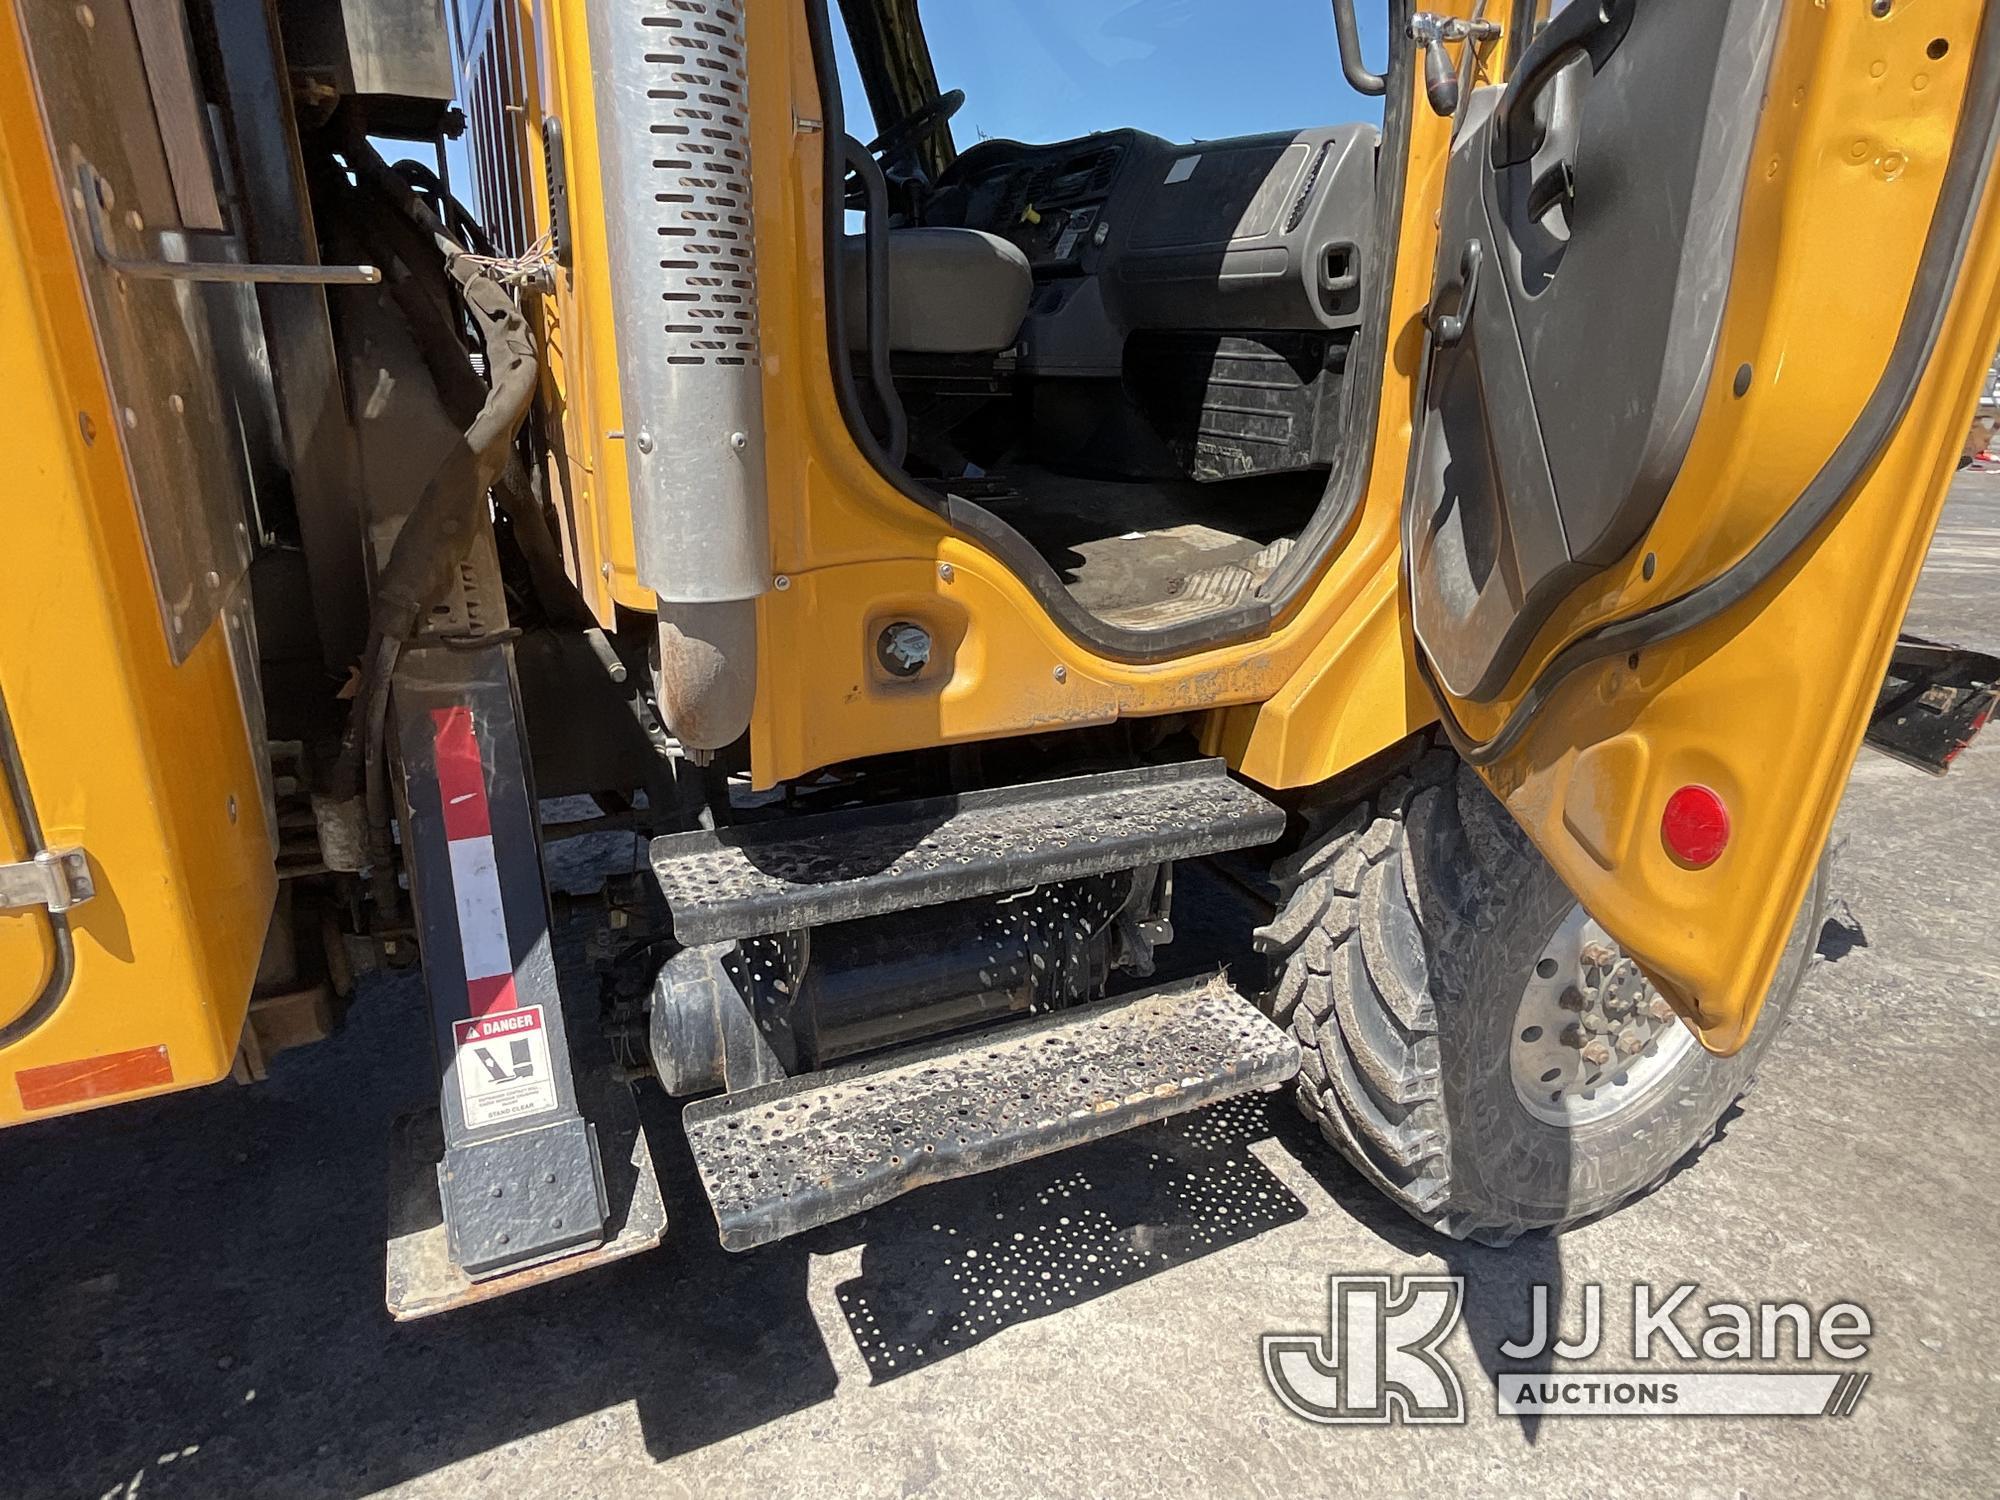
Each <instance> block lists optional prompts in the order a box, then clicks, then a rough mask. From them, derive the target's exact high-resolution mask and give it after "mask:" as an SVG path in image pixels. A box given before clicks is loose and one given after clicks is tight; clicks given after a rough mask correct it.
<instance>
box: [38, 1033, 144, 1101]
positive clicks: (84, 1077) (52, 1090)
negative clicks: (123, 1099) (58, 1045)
mask: <svg viewBox="0 0 2000 1500" xmlns="http://www.w3.org/2000/svg"><path fill="white" fill-rule="evenodd" d="M173 1081H174V1068H173V1064H172V1063H170V1062H168V1061H167V1049H166V1048H165V1047H164V1046H159V1047H135V1048H133V1049H132V1050H131V1051H130V1052H107V1053H105V1054H104V1055H103V1056H102V1057H83V1058H78V1059H77V1060H76V1061H75V1062H66V1063H51V1064H50V1065H49V1066H47V1067H45V1068H23V1069H22V1070H21V1071H20V1072H18V1073H16V1074H15V1075H14V1086H15V1087H16V1088H17V1089H19V1090H20V1091H21V1108H23V1109H56V1108H59V1107H60V1106H62V1105H65V1104H81V1103H83V1102H84V1101H85V1100H88V1099H106V1098H110V1097H112V1096H114V1095H117V1094H135V1093H137V1092H138V1091H139V1090H140V1089H150V1088H158V1087H159V1086H160V1085H161V1084H163V1083H172V1082H173Z"/></svg>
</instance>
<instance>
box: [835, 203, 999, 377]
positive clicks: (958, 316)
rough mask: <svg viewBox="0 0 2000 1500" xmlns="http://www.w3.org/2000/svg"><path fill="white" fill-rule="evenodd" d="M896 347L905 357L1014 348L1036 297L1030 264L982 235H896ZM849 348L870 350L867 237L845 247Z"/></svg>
mask: <svg viewBox="0 0 2000 1500" xmlns="http://www.w3.org/2000/svg"><path fill="white" fill-rule="evenodd" d="M888 238H889V348H890V350H891V351H892V352H894V353H898V354H986V353H991V352H993V351H995V350H999V349H1006V348H1009V347H1011V346H1012V344H1013V342H1014V340H1015V338H1016V337H1018V336H1019V334H1020V332H1021V320H1022V319H1023V318H1025V317H1026V316H1027V315H1028V298H1029V297H1030V296H1031V295H1032V294H1033V292H1034V290H1035V277H1034V273H1033V272H1032V271H1030V270H1029V269H1028V257H1027V256H1025V255H1023V254H1022V253H1021V252H1020V251H1019V250H1018V249H1016V248H1015V247H1014V246H1013V245H1010V244H1009V243H1008V242H1007V241H1005V240H1003V239H1001V238H1000V237H999V236H998V235H994V234H987V233H986V232H985V231H983V230H979V229H892V230H890V231H889V236H888ZM841 274H842V276H843V278H844V281H843V289H842V300H843V301H844V302H845V303H846V323H847V346H848V348H850V349H863V348H866V347H867V343H868V321H867V308H868V278H867V269H866V263H865V261H864V258H863V252H862V241H861V236H860V235H849V236H848V237H847V242H846V244H845V245H844V246H843V247H842V265H841Z"/></svg>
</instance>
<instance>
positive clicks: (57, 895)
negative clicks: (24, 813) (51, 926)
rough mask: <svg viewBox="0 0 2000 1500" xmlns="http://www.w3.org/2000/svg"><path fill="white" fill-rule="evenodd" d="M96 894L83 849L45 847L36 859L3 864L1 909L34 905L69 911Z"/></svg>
mask: <svg viewBox="0 0 2000 1500" xmlns="http://www.w3.org/2000/svg"><path fill="white" fill-rule="evenodd" d="M96 894H97V886H96V885H95V884H94V883H93V882H92V881H91V878H90V860H89V859H88V857H86V856H85V854H84V852H83V850H81V849H44V850H42V851H41V853H39V854H37V855H36V856H35V857H34V858H33V859H22V860H16V861H14V862H13V863H12V864H5V865H0V911H25V910H27V909H28V908H29V907H32V906H43V907H47V908H48V909H49V910H50V911H68V910H69V909H70V908H71V907H72V906H77V905H80V904H81V903H83V902H85V901H88V900H89V899H90V898H91V897H92V896H94V895H96Z"/></svg>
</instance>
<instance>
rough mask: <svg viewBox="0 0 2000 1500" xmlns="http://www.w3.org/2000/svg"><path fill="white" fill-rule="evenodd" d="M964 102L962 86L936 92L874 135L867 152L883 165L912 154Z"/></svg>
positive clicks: (887, 165)
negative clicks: (925, 101) (937, 93)
mask: <svg viewBox="0 0 2000 1500" xmlns="http://www.w3.org/2000/svg"><path fill="white" fill-rule="evenodd" d="M964 103H965V90H964V89H952V90H950V91H949V92H947V93H943V94H939V95H938V96H937V97H936V98H935V99H932V100H930V101H928V102H927V103H924V104H919V105H918V106H917V107H916V108H915V109H913V110H911V111H910V112H909V113H908V114H907V115H904V116H903V118H902V119H900V120H898V121H897V122H896V123H895V124H893V125H891V126H890V127H889V128H888V129H887V130H885V131H883V132H882V133H881V134H880V135H878V136H876V137H875V139H874V140H872V141H870V142H869V143H868V146H867V151H868V154H869V155H870V156H872V157H874V158H875V159H876V160H877V161H879V162H880V163H881V164H882V165H883V167H884V168H887V167H889V166H891V165H893V164H894V163H896V162H900V161H902V160H903V159H904V158H905V157H909V156H914V155H915V153H916V149H917V147H919V146H921V145H922V144H923V143H924V142H925V141H926V140H928V139H930V137H931V134H932V132H934V131H935V130H936V129H937V128H938V127H939V126H940V125H942V124H944V123H945V121H947V120H949V119H950V118H951V117H952V116H953V115H955V114H957V113H958V111H959V109H960V107H961V106H962V105H964Z"/></svg>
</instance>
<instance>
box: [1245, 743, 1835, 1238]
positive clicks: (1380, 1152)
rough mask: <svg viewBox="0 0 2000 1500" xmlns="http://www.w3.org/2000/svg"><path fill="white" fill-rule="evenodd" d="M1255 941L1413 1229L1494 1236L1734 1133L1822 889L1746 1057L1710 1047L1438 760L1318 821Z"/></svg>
mask: <svg viewBox="0 0 2000 1500" xmlns="http://www.w3.org/2000/svg"><path fill="white" fill-rule="evenodd" d="M1307 822H1308V831H1307V836H1306V839H1305V841H1304V843H1303V844H1302V845H1301V846H1300V848H1299V850H1298V852H1297V853H1295V854H1293V855H1291V856H1289V857H1287V858H1286V859H1284V860H1281V861H1280V862H1279V864H1278V866H1277V868H1276V870H1275V872H1274V873H1275V874H1276V876H1277V878H1278V881H1279V887H1280V890H1281V892H1282V894H1283V904H1282V905H1281V906H1280V908H1279V910H1278V913H1277V915H1276V916H1275V917H1274V918H1273V919H1272V920H1271V922H1270V924H1269V925H1268V926H1266V927H1263V928H1261V929H1259V930H1258V932H1257V935H1256V940H1257V945H1258V947H1259V948H1260V949H1261V950H1262V951H1264V952H1265V953H1267V954H1269V955H1271V956H1272V959H1273V964H1272V974H1273V982H1272V984H1271V987H1270V989H1269V990H1268V991H1267V994H1266V1001H1265V1004H1266V1008H1267V1010H1268V1011H1269V1013H1270V1015H1271V1016H1272V1018H1273V1019H1274V1020H1275V1021H1277V1022H1278V1024H1280V1025H1282V1026H1286V1027H1288V1028H1289V1029H1290V1030H1291V1033H1292V1035H1293V1036H1295V1037H1296V1038H1297V1039H1298V1042H1299V1047H1300V1053H1301V1065H1300V1069H1299V1075H1298V1079H1297V1083H1296V1089H1297V1099H1298V1105H1299V1108H1300V1110H1301V1112H1303V1113H1304V1114H1305V1115H1306V1117H1307V1118H1308V1119H1310V1120H1312V1121H1313V1122H1315V1123H1316V1124H1317V1125H1318V1126H1319V1129H1320V1132H1321V1134H1323V1135H1324V1136H1325V1137H1326V1139H1327V1140H1328V1141H1329V1142H1330V1143H1331V1144H1332V1145H1333V1147H1334V1148H1335V1149H1336V1150H1338V1151H1339V1152H1340V1153H1341V1155H1343V1156H1345V1157H1346V1158H1347V1160H1348V1161H1349V1162H1351V1163H1353V1165H1354V1166H1355V1167H1356V1168H1357V1169H1358V1170H1359V1171H1360V1172H1361V1173H1362V1174H1363V1175H1364V1176H1366V1177H1367V1178H1369V1179H1370V1180H1371V1181H1372V1182H1374V1183H1375V1185H1376V1186H1377V1187H1379V1188H1380V1189H1381V1190H1382V1191H1383V1192H1384V1193H1386V1194H1388V1196H1389V1197H1390V1198H1391V1199H1393V1200H1394V1201H1395V1202H1396V1203H1397V1204H1399V1205H1401V1206H1402V1207H1403V1208H1404V1209H1405V1210H1407V1211H1408V1212H1409V1213H1410V1214H1411V1215H1413V1216H1414V1217H1416V1218H1418V1219H1420V1220H1422V1221H1423V1222H1424V1223H1426V1224H1428V1225H1430V1226H1431V1227H1433V1228H1434V1229H1437V1230H1439V1231H1440V1232H1442V1233H1444V1234H1447V1235H1450V1236H1451V1237H1453V1238H1454V1239H1471V1240H1477V1241H1480V1242H1482V1243H1485V1244H1493V1245H1504V1244H1507V1243H1509V1242H1510V1241H1512V1240H1513V1239H1514V1238H1515V1237H1516V1236H1517V1235H1519V1234H1521V1233H1523V1232H1524V1231H1526V1230H1529V1229H1537V1228H1548V1229H1553V1230H1556V1231H1558V1232H1560V1231H1561V1230H1563V1229H1567V1228H1570V1227H1573V1226H1575V1225H1577V1224H1579V1223H1582V1222H1584V1221H1585V1220H1588V1219H1591V1218H1595V1217H1597V1216H1599V1215H1602V1214H1604V1213H1607V1212H1609V1211H1611V1210H1612V1209H1615V1208H1617V1207H1619V1206H1620V1205H1621V1204H1623V1203H1626V1202H1629V1201H1630V1200H1632V1199H1634V1198H1637V1197H1640V1196H1642V1195H1643V1194H1645V1193H1647V1192H1650V1191H1651V1190H1652V1189H1653V1188H1655V1187H1657V1186H1658V1185H1659V1184H1660V1183H1661V1182H1662V1181H1664V1180H1665V1179H1666V1177H1667V1176H1668V1175H1669V1174H1670V1173H1671V1172H1673V1171H1674V1170H1675V1168H1676V1167H1677V1166H1679V1165H1680V1164H1681V1163H1682V1162H1684V1161H1685V1160H1687V1159H1688V1158H1689V1157H1691V1156H1692V1155H1693V1154H1694V1153H1695V1152H1697V1151H1699V1150H1700V1148H1701V1147H1703V1146H1705V1145H1706V1144H1707V1143H1708V1142H1709V1141H1710V1140H1712V1139H1713V1138H1714V1137H1715V1136H1716V1135H1717V1134H1718V1133H1719V1131H1720V1129H1721V1125H1722V1122H1723V1118H1724V1116H1725V1114H1726V1113H1727V1112H1728V1111H1729V1109H1730V1106H1731V1105H1733V1104H1734V1103H1735V1102H1736V1101H1737V1100H1738V1099H1739V1098H1741V1097H1742V1095H1743V1094H1744V1093H1745V1092H1746V1091H1747V1089H1748V1088H1749V1086H1750V1084H1751V1082H1752V1080H1753V1074H1754V1070H1755V1068H1756V1066H1757V1062H1758V1059H1759V1058H1760V1057H1761V1056H1762V1055H1763V1053H1764V1050H1765V1049H1766V1048H1767V1047H1768V1046H1769V1045H1770V1043H1771V1039H1772V1037H1773V1036H1775V1035H1776V1034H1777V1032H1778V1030H1779V1029H1780V1027H1781V1026H1782V1025H1783V1022H1784V1017H1785V1012H1786V1010H1787V1008H1788V1007H1789V1005H1790V1003H1791V1000H1792V996H1793V994H1794V993H1795V991H1796V990H1797V988H1798V986H1799V983H1800V981H1801V979H1802V978H1803V977H1804V974H1805V971H1806V968H1807V964H1808V960H1809V956H1810V951H1811V944H1810V938H1811V935H1812V934H1814V933H1816V932H1817V931H1818V930H1819V925H1820V922H1821V920H1822V918H1823V902H1824V889H1825V873H1826V872H1825V866H1824V864H1822V866H1821V869H1820V871H1819V872H1818V874H1816V875H1815V877H1814V880H1813V884H1812V887H1811V889H1810V890H1809V891H1808V893H1807V896H1806V901H1805V905H1804V909H1803V911H1802V912H1801V913H1800V916H1799V919H1798V922H1797V924H1796V925H1795V927H1794V929H1793V932H1792V936H1791V940H1790V942H1789V944H1788V946H1787V948H1786V951H1785V956H1784V959H1783V962H1782V965H1781V967H1780V969H1779V973H1778V978H1777V981H1776V983H1775V984H1774V985H1773V987H1772V990H1771V993H1770V995H1769V996H1768V997H1767V998H1766V1000H1765V1003H1764V1008H1763V1012H1762V1015H1761V1016H1760V1018H1759V1020H1758V1022H1757V1026H1756V1029H1755V1031H1754V1032H1753V1033H1752V1035H1751V1038H1750V1041H1749V1044H1748V1045H1747V1046H1745V1047H1744V1048H1743V1050H1742V1051H1741V1052H1739V1053H1738V1054H1737V1055H1736V1056H1734V1057H1730V1058H1718V1057H1714V1056H1712V1055H1710V1054H1709V1053H1707V1052H1705V1051H1703V1050H1702V1048H1701V1047H1700V1045H1699V1044H1698V1043H1696V1042H1695V1040H1694V1037H1693V1034H1692V1033H1691V1032H1689V1031H1688V1030H1687V1028H1686V1027H1684V1026H1683V1025H1681V1023H1680V1022H1679V1020H1678V1019H1676V1018H1675V1017H1674V1016H1673V1014H1672V1012H1671V1011H1669V1010H1667V1009H1666V1007H1665V1003H1664V1001H1661V1000H1660V998H1659V996H1658V995H1657V994H1656V993H1655V992H1654V991H1653V990H1652V987H1651V986H1650V985H1648V984H1647V983H1646V982H1645V980H1644V978H1643V976H1641V975H1640V974H1639V972H1638V970H1637V968H1636V966H1635V965H1633V964H1632V962H1631V961H1630V960H1629V959H1627V958H1626V957H1625V956H1624V955H1623V953H1622V952H1621V951H1620V950H1619V949H1618V948H1617V945H1616V944H1615V943H1612V942H1611V941H1610V939H1609V938H1608V937H1607V936H1606V935H1604V934H1603V932H1602V929H1599V928H1596V927H1595V924H1594V923H1591V922H1590V920H1589V918H1588V917H1587V916H1586V915H1585V913H1584V912H1583V909H1582V907H1581V906H1580V905H1579V904H1578V903H1577V901H1576V898H1575V897H1574V896H1572V895H1571V894H1570V892H1569V891H1568V889H1567V888H1566V887H1565V886H1564V885H1563V883H1562V880H1561V879H1560V877H1558V876H1557V874H1556V872H1555V870H1554V869H1553V868H1552V867H1551V866H1550V865H1549V863H1548V862H1547V861H1546V860H1545V859H1543V858H1542V857H1541V855H1540V854H1538V853H1537V852H1536V851H1535V849H1534V847H1533V845H1531V844H1530V843H1529V842H1528V839H1527V837H1526V835H1524V834H1523V833H1522V832H1521V831H1520V829H1519V828H1518V826H1517V825H1516V824H1515V823H1514V822H1513V820H1512V819H1511V818H1510V817H1509V816H1508V815H1507V813H1506V811H1505V809H1504V808H1502V807H1501V805H1500V804H1499V802H1498V801H1496V800H1495V799H1494V797H1493V795H1492V794H1491V793H1490V792H1489V791H1488V790H1487V789H1486V786H1485V784H1484V783H1483V782H1481V781H1480V780H1479V778H1478V777H1477V776H1475V775H1474V774H1473V773H1472V771H1471V770H1470V769H1469V768H1468V767H1466V766H1464V765H1463V764H1462V763H1461V762H1460V761H1459V760H1458V758H1457V757H1456V756H1455V755H1453V754H1452V753H1451V752H1450V751H1448V750H1445V749H1442V748H1433V749H1431V750H1429V751H1427V752H1426V753H1425V754H1424V755H1423V756H1422V757H1421V759H1420V760H1419V761H1418V762H1417V764H1416V765H1415V767H1414V768H1413V769H1412V770H1411V771H1410V772H1409V773H1408V774H1405V775H1399V776H1397V777H1395V778H1394V779H1393V780H1391V781H1390V782H1388V783H1387V784H1385V785H1383V786H1381V787H1380V788H1378V789H1376V791H1375V792H1374V793H1373V795H1371V796H1370V797H1369V798H1368V800H1367V801H1366V802H1364V803H1362V804H1359V805H1356V804H1354V803H1352V802H1351V801H1350V802H1346V803H1343V804H1341V805H1339V806H1338V807H1335V808H1328V809H1324V810H1321V811H1320V813H1319V815H1318V816H1317V817H1315V815H1314V813H1313V811H1312V810H1311V809H1308V810H1307Z"/></svg>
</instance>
